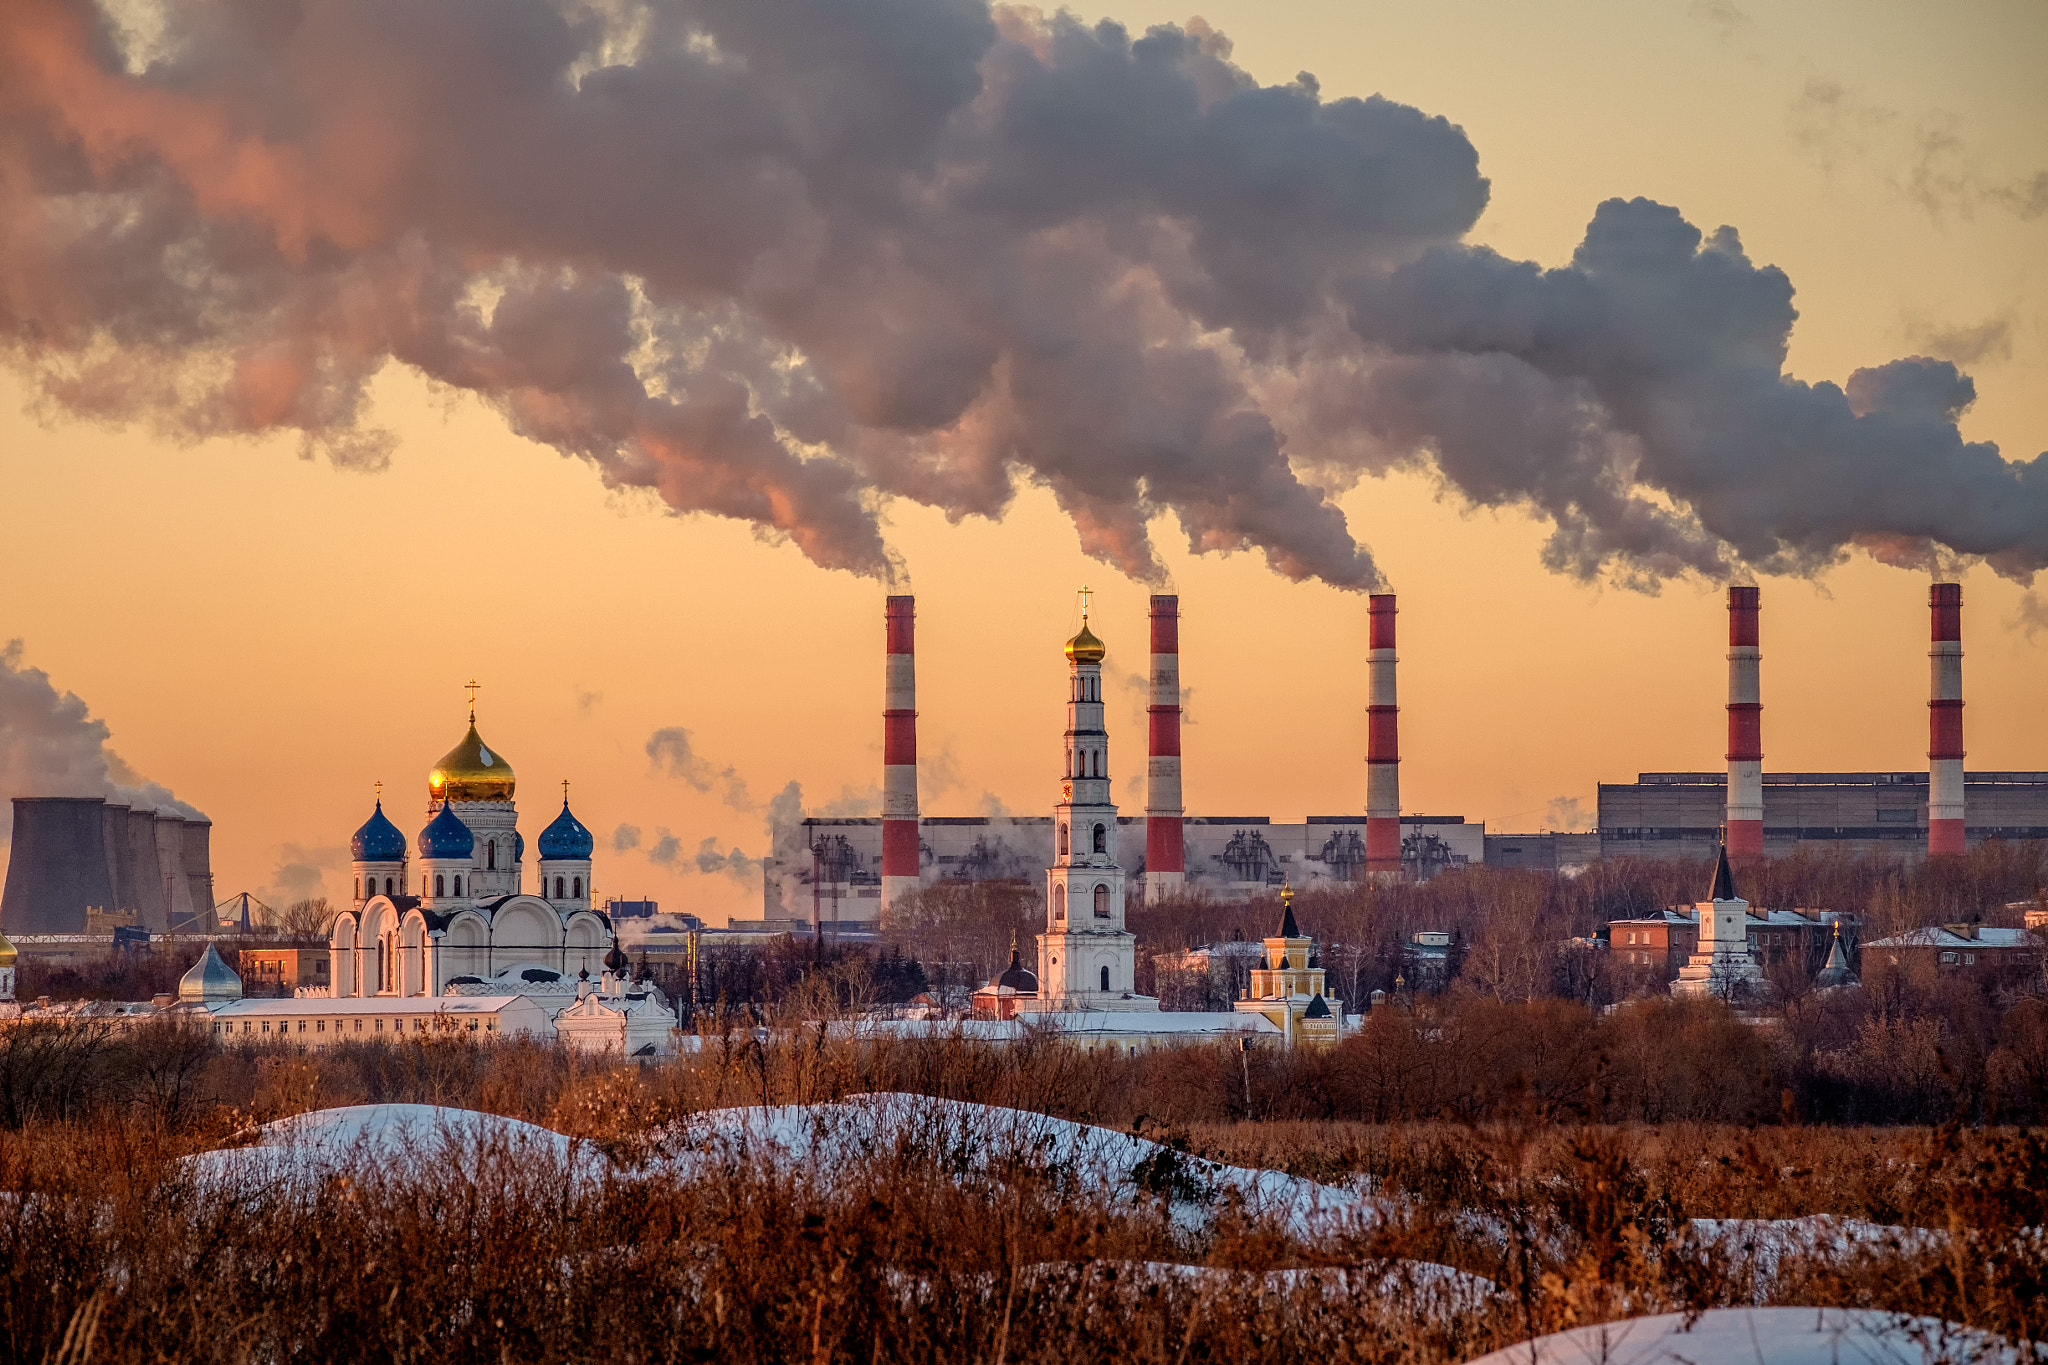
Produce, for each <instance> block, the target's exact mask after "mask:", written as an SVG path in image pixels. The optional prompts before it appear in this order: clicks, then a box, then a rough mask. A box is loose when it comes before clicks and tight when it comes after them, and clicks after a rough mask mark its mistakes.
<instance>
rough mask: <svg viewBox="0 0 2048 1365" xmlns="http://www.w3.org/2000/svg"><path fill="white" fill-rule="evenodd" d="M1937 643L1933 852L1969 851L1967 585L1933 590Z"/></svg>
mask: <svg viewBox="0 0 2048 1365" xmlns="http://www.w3.org/2000/svg"><path fill="white" fill-rule="evenodd" d="M1927 605H1928V607H1929V608H1930V609H1931V610H1932V614H1933V617H1934V622H1933V624H1934V643H1933V647H1932V648H1931V649H1929V650H1928V651H1927V657H1928V659H1929V660H1930V661H1931V663H1932V665H1933V668H1932V673H1933V677H1932V679H1931V681H1932V683H1933V688H1932V691H1931V693H1930V696H1929V700H1928V702H1927V722H1928V740H1927V853H1928V856H1929V857H1933V856H1934V855H1936V854H1941V853H1961V852H1962V851H1963V585H1962V584H1960V583H1936V584H1935V585H1934V586H1933V587H1932V588H1930V589H1929V590H1928V593H1927Z"/></svg>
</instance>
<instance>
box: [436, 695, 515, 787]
mask: <svg viewBox="0 0 2048 1365" xmlns="http://www.w3.org/2000/svg"><path fill="white" fill-rule="evenodd" d="M516 785H517V784H516V783H515V782H514V781H513V778H512V765H511V764H510V763H508V762H506V760H505V756H504V755H503V754H501V753H498V752H497V751H496V750H494V749H492V748H491V746H490V745H488V744H486V743H484V740H483V736H482V735H479V734H478V733H477V732H476V712H474V711H472V712H470V713H469V733H468V734H466V735H464V736H463V737H462V742H461V743H460V744H458V745H456V746H455V747H454V748H452V749H450V750H449V751H448V752H447V753H446V754H444V755H442V757H441V761H440V762H439V763H436V764H435V765H434V767H433V771H431V772H429V773H428V774H427V794H428V795H430V796H432V797H433V798H434V799H435V800H436V801H510V800H511V799H512V792H513V789H514V787H515V786H516Z"/></svg>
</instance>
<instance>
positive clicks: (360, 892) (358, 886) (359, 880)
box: [356, 877, 1636, 943]
mask: <svg viewBox="0 0 2048 1365" xmlns="http://www.w3.org/2000/svg"><path fill="white" fill-rule="evenodd" d="M372 894H375V893H374V891H373V892H372ZM362 898H363V879H362V878H361V877H358V878H356V899H357V900H361V899H362ZM1628 941H1629V942H1630V943H1634V942H1635V941H1636V938H1635V935H1634V934H1630V935H1629V938H1628Z"/></svg>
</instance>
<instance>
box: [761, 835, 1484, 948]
mask: <svg viewBox="0 0 2048 1365" xmlns="http://www.w3.org/2000/svg"><path fill="white" fill-rule="evenodd" d="M1179 823H1180V830H1181V842H1182V848H1183V850H1184V857H1183V862H1184V865H1185V870H1184V871H1182V872H1181V874H1180V877H1179V879H1178V880H1177V881H1174V882H1171V883H1169V884H1168V886H1169V888H1170V889H1171V890H1172V891H1173V892H1174V893H1177V894H1188V895H1206V896H1208V897H1210V898H1211V899H1214V900H1248V899H1250V898H1252V897H1254V896H1264V895H1271V894H1273V893H1274V892H1277V891H1278V890H1279V889H1280V886H1281V883H1282V882H1284V881H1291V882H1292V883H1293V886H1294V888H1295V889H1296V890H1297V891H1300V890H1306V889H1309V888H1312V887H1316V886H1327V885H1330V884H1332V883H1335V882H1361V881H1365V880H1366V879H1367V877H1368V872H1367V869H1366V855H1365V836H1366V822H1365V816H1364V815H1362V814H1360V815H1311V816H1310V817H1308V819H1307V820H1305V821H1302V822H1300V823H1289V822H1276V821H1274V820H1272V819H1270V818H1269V817H1267V816H1264V815H1187V816H1182V817H1180V821H1179ZM1144 824H1145V819H1144V817H1142V816H1133V815H1119V816H1118V817H1117V827H1118V829H1119V830H1120V831H1123V834H1122V846H1123V847H1126V848H1128V847H1131V846H1132V845H1133V844H1135V843H1136V842H1137V841H1138V840H1139V839H1141V838H1143V836H1144V834H1145V829H1144ZM1486 843H1487V839H1486V826H1485V825H1483V824H1480V823H1478V822H1476V821H1467V820H1465V819H1464V818H1463V817H1462V816H1456V815H1452V816H1435V815H1413V816H1403V817H1401V845H1402V867H1403V870H1404V871H1405V872H1406V873H1408V874H1409V875H1413V876H1416V877H1426V876H1429V875H1432V874H1433V873H1435V872H1439V871H1445V870H1448V869H1450V868H1455V867H1464V866H1466V865H1468V864H1476V863H1480V862H1484V861H1485V859H1486ZM882 853H883V849H882V822H881V821H880V820H878V819H875V818H873V817H867V818H862V817H847V818H836V819H826V818H819V819H811V820H804V821H801V822H797V823H793V824H789V825H784V826H779V827H777V828H776V829H775V831H774V833H773V844H772V847H771V851H770V853H769V856H768V859H767V865H766V868H765V871H764V874H763V882H764V898H763V905H762V914H763V918H764V919H766V920H768V921H771V922H780V921H801V922H803V923H805V924H809V923H811V921H812V917H813V915H814V914H815V916H816V917H817V919H818V920H819V921H820V922H821V923H823V924H826V925H830V924H833V923H835V922H837V923H839V924H842V925H846V926H849V927H855V926H859V925H863V924H873V923H875V922H876V920H877V919H878V918H879V917H880V914H881V904H882V898H881V897H882ZM918 855H919V869H918V884H919V885H920V886H931V885H935V884H937V883H940V882H945V881H993V880H1012V881H1024V882H1032V883H1035V882H1037V881H1038V880H1039V879H1040V878H1042V877H1043V876H1044V875H1045V869H1046V868H1047V867H1049V866H1051V865H1052V862H1053V859H1054V856H1055V854H1054V833H1053V820H1052V817H1050V816H1043V815H1037V816H1030V815H1027V816H994V817H991V816H930V815H927V816H925V817H923V818H922V819H920V820H919V821H918ZM1131 876H1132V879H1133V880H1134V881H1136V882H1138V883H1139V884H1140V886H1141V887H1142V889H1143V890H1144V892H1145V894H1146V895H1148V896H1149V895H1153V894H1155V891H1154V888H1153V887H1152V886H1151V885H1150V882H1149V878H1148V876H1147V874H1146V869H1145V867H1144V864H1143V863H1142V862H1141V863H1140V864H1139V866H1138V867H1137V868H1136V869H1135V870H1134V871H1132V872H1131Z"/></svg>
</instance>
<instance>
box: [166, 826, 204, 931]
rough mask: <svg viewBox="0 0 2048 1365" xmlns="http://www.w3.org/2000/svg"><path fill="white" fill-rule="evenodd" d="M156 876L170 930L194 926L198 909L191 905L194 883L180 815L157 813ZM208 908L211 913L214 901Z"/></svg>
mask: <svg viewBox="0 0 2048 1365" xmlns="http://www.w3.org/2000/svg"><path fill="white" fill-rule="evenodd" d="M156 875H157V880H158V881H159V882H161V883H162V884H163V888H164V906H165V909H166V910H168V911H169V913H170V920H171V927H172V928H173V929H184V928H189V927H191V926H192V923H193V916H194V914H195V912H196V910H197V907H196V906H194V905H193V904H192V884H191V882H189V881H187V880H186V878H185V821H184V819H183V818H182V817H180V816H176V815H170V814H166V813H163V812H159V813H158V814H157V817H156ZM206 908H207V909H208V910H211V909H212V908H213V904H212V902H210V901H209V902H208V903H207V906H206Z"/></svg>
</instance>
